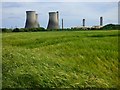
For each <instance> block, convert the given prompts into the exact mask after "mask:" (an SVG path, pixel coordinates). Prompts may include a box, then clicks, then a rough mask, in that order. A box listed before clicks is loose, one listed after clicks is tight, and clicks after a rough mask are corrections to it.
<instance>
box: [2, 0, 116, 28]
mask: <svg viewBox="0 0 120 90" xmlns="http://www.w3.org/2000/svg"><path fill="white" fill-rule="evenodd" d="M2 9H3V12H2V14H3V18H2V22H3V27H11V26H13V27H14V26H18V27H24V24H25V20H26V11H28V10H35V11H36V12H37V13H38V14H39V20H38V21H39V22H40V25H41V26H42V27H45V28H46V27H47V24H48V19H49V16H48V12H49V11H59V14H60V15H59V16H60V25H61V19H62V18H63V19H64V26H65V27H71V26H80V25H82V19H83V18H85V19H86V25H88V26H92V25H99V17H100V16H103V18H104V24H107V23H117V19H118V18H117V13H118V12H117V3H115V2H111V3H110V2H109V3H108V2H106V3H102V2H101V3H98V2H86V3H85V2H84V3H83V2H79V3H76V2H59V3H58V2H39V3H38V2H5V3H3V7H2ZM16 22H17V23H16Z"/></svg>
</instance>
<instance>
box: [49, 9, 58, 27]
mask: <svg viewBox="0 0 120 90" xmlns="http://www.w3.org/2000/svg"><path fill="white" fill-rule="evenodd" d="M59 28H60V27H59V12H58V11H57V12H49V21H48V26H47V29H59Z"/></svg>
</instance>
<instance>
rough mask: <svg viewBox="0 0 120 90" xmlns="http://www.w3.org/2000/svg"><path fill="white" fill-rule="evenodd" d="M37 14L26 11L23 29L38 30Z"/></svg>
mask: <svg viewBox="0 0 120 90" xmlns="http://www.w3.org/2000/svg"><path fill="white" fill-rule="evenodd" d="M39 26H40V25H39V23H38V14H36V12H35V11H26V23H25V28H38V27H39Z"/></svg>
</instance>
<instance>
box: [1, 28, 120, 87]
mask: <svg viewBox="0 0 120 90" xmlns="http://www.w3.org/2000/svg"><path fill="white" fill-rule="evenodd" d="M2 75H3V76H2V79H3V82H2V85H3V88H38V87H41V88H42V87H50V88H51V87H57V88H72V87H73V88H90V87H96V88H117V87H118V86H119V84H118V30H108V31H107V30H104V31H99V30H98V31H58V32H57V31H51V32H21V33H3V34H2Z"/></svg>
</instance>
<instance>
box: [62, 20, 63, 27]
mask: <svg viewBox="0 0 120 90" xmlns="http://www.w3.org/2000/svg"><path fill="white" fill-rule="evenodd" d="M62 29H63V18H62Z"/></svg>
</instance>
